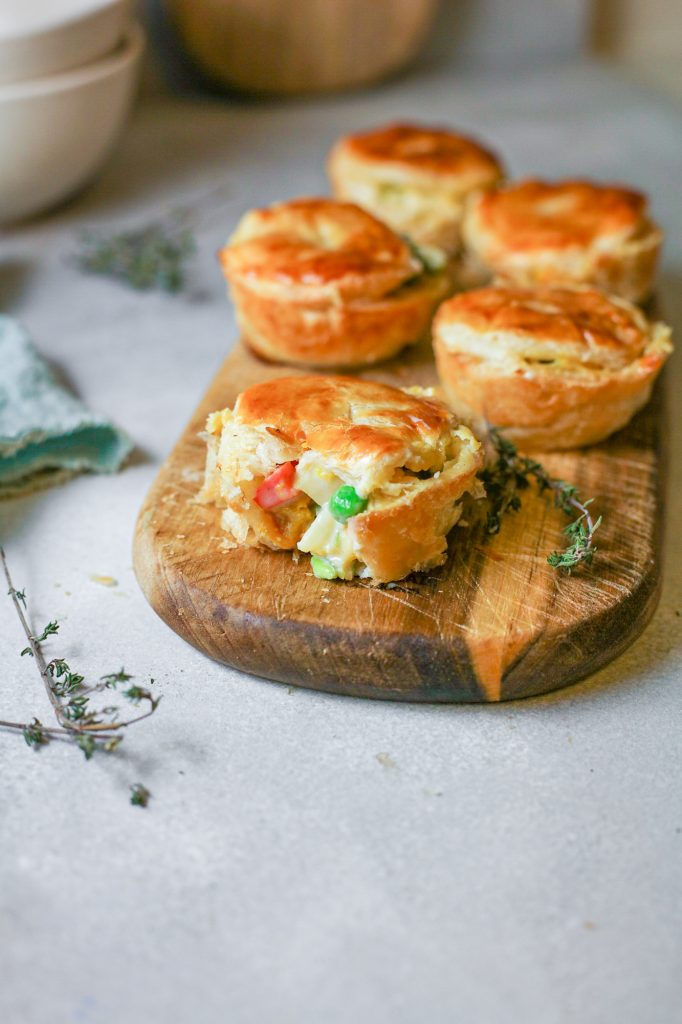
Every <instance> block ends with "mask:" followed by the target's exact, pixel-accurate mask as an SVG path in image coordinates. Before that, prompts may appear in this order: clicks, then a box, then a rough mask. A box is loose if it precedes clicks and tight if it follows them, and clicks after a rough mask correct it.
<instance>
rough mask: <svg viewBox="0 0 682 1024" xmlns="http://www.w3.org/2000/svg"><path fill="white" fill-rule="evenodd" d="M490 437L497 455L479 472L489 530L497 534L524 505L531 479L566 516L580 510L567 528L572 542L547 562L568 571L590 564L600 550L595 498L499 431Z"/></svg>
mask: <svg viewBox="0 0 682 1024" xmlns="http://www.w3.org/2000/svg"><path fill="white" fill-rule="evenodd" d="M489 436H490V440H491V441H492V444H493V445H494V447H495V451H496V453H497V458H496V460H495V461H494V462H493V463H492V464H491V465H490V466H487V467H486V468H485V469H484V470H483V471H482V472H481V473H479V477H480V479H481V480H482V481H483V484H484V486H485V489H486V495H487V498H488V515H487V524H486V525H487V530H488V533H490V534H495V533H498V532H499V529H500V525H501V520H502V517H503V516H504V515H505V514H506V513H507V512H517V511H518V510H519V509H520V508H521V493H520V492H522V491H524V490H526V489H527V488H528V487H530V484H531V481H535V484H536V485H537V488H538V490H539V492H540V494H543V493H544V492H546V491H551V492H552V494H553V496H554V505H555V507H556V508H560V509H561V511H562V512H564V513H565V514H566V515H567V516H572V517H573V516H575V513H576V512H578V513H579V515H578V517H577V518H575V519H574V520H573V522H571V523H569V524H568V526H567V527H566V528H565V530H564V533H565V535H566V536H567V538H568V539H569V541H570V543H569V544H568V545H567V546H566V548H564V550H563V551H552V553H551V554H550V555H548V557H547V561H548V563H549V564H550V565H551V566H552V567H553V568H555V569H564V570H565V571H566V572H567V573H569V574H570V573H571V571H572V570H573V569H575V568H576V567H577V566H579V565H590V564H591V562H592V560H593V558H594V555H595V553H596V551H597V548H596V547H595V545H594V535H595V533H596V532H597V530H598V529H599V526H600V525H601V521H602V517H601V516H599V517H598V518H597V519H593V518H592V515H591V513H590V509H589V506H590V505H591V504H592V501H593V499H592V498H589V499H588V500H587V501H583V500H582V499H581V498H580V496H579V494H578V488H577V487H576V486H575V484H569V483H566V481H565V480H559V479H557V478H555V477H552V476H550V475H549V473H547V471H546V470H545V469H543V467H542V466H541V465H540V463H539V462H535V461H534V460H533V459H529V458H527V457H526V456H522V455H519V454H518V452H517V449H516V446H515V445H514V444H512V442H511V441H508V440H507V439H506V438H505V437H503V436H502V434H501V433H500V432H499V431H498V430H496V429H494V428H492V429H491V430H490V435H489Z"/></svg>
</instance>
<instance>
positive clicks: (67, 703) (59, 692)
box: [0, 547, 161, 807]
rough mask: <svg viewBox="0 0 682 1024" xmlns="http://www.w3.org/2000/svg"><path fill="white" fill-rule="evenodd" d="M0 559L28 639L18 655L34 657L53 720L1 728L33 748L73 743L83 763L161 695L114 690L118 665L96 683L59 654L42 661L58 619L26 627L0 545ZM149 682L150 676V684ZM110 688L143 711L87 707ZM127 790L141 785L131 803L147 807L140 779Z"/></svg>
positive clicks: (119, 679) (124, 679) (125, 677)
mask: <svg viewBox="0 0 682 1024" xmlns="http://www.w3.org/2000/svg"><path fill="white" fill-rule="evenodd" d="M0 561H1V562H2V569H3V572H4V575H5V579H6V581H7V586H8V588H9V589H8V594H9V596H10V597H11V598H12V601H13V604H14V608H15V610H16V613H17V616H18V618H19V621H20V623H21V626H22V629H23V630H24V633H25V635H26V639H27V640H28V647H25V648H24V649H23V651H22V652H21V655H22V656H24V655H28V656H30V657H32V658H33V659H34V661H35V665H36V668H37V669H38V673H39V675H40V677H41V679H42V681H43V684H44V686H45V690H46V693H47V696H48V698H49V700H50V703H51V705H52V710H53V712H54V716H55V718H56V720H57V725H56V726H46V725H44V724H43V723H42V722H41V721H40V720H39V719H38V718H33V719H32V720H31V721H30V722H28V723H25V722H8V721H5V720H0V728H4V729H11V730H14V731H18V732H21V733H22V735H23V737H24V740H25V741H26V743H27V744H28V746H30V747H33V748H34V749H36V750H38V749H40V748H41V747H43V746H45V745H47V744H48V743H49V742H50V741H51V740H53V739H58V740H65V741H67V742H70V743H73V744H75V745H76V746H77V747H79V749H80V750H81V751H82V752H83V755H84V756H85V759H86V760H88V761H89V760H90V759H91V757H92V756H93V754H94V753H95V752H96V751H98V750H101V751H104V752H106V753H112V752H113V751H114V750H116V748H117V747H118V746H119V745H120V743H121V742H122V741H123V730H125V729H128V728H129V727H130V726H131V725H134V724H135V723H136V722H141V721H142V720H143V719H145V718H149V717H150V715H153V714H154V712H155V711H156V709H157V708H158V706H159V703H160V701H161V697H155V696H154V695H153V694H152V693H151V691H150V690H149V689H147V688H146V687H143V686H137V685H136V684H133V685H131V686H128V687H127V689H125V690H122V691H118V689H117V688H118V687H119V685H120V684H123V683H128V682H130V680H131V679H132V678H133V677H132V676H131V675H129V674H128V673H127V672H126V671H125V669H123V668H120V669H119V670H118V671H117V672H109V673H107V674H106V675H103V676H101V677H100V679H99V681H98V682H96V683H93V684H90V685H86V682H85V678H84V676H83V675H81V673H79V672H75V671H73V670H72V669H71V667H70V665H69V664H68V663H67V662H66V660H65V659H64V658H52V659H51V660H50V661H47V660H46V659H45V655H44V653H43V649H42V645H43V643H45V642H46V641H47V640H48V639H49V638H50V637H52V636H55V635H56V634H57V633H58V632H59V623H58V622H57V621H56V620H54V621H50V622H48V624H47V625H46V626H45V628H44V629H43V630H42V631H41V632H40V633H38V634H36V633H33V632H32V631H31V628H30V626H29V624H28V621H27V619H26V615H25V614H24V610H25V609H26V592H25V591H23V590H17V589H16V588H15V586H14V584H13V582H12V577H11V574H10V571H9V566H8V565H7V557H6V555H5V551H4V549H3V548H2V547H0ZM153 682H154V680H153V679H152V680H151V683H153ZM110 690H116V691H117V692H120V693H121V696H123V697H125V698H126V700H127V701H128V702H129V703H130V704H132V705H135V706H138V705H140V704H141V703H142V704H144V705H145V706H146V710H144V711H143V712H141V713H140V714H138V715H134V716H133V717H127V718H126V717H122V716H121V707H120V706H119V705H108V706H105V707H97V708H96V707H93V706H92V705H91V703H90V700H91V697H92V696H93V695H94V694H99V693H102V692H104V691H110ZM132 788H133V789H136V788H140V789H141V790H143V791H144V792H145V793H147V797H146V799H145V800H144V801H142V800H140V801H135V802H139V803H140V804H141V806H143V807H146V805H147V800H148V798H149V793H148V791H147V790H146V789H145V787H144V786H142V785H141V783H136V785H135V787H132Z"/></svg>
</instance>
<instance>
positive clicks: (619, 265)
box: [462, 180, 663, 302]
mask: <svg viewBox="0 0 682 1024" xmlns="http://www.w3.org/2000/svg"><path fill="white" fill-rule="evenodd" d="M462 233H463V237H464V244H465V246H466V248H467V250H468V252H469V254H470V256H471V257H473V258H474V259H475V260H476V261H477V262H478V263H479V264H481V265H482V267H484V268H486V269H487V270H488V272H489V274H491V275H494V276H497V277H498V278H502V279H504V280H507V281H511V282H513V283H514V284H518V285H522V286H523V287H532V286H533V285H535V284H561V283H563V284H566V283H568V284H592V285H595V286H596V287H597V288H600V289H601V290H602V291H605V292H608V293H609V294H612V295H618V296H620V297H621V298H624V299H628V300H630V301H631V302H642V301H643V300H644V299H645V298H646V297H647V296H648V295H649V294H650V292H651V290H652V287H653V281H654V276H655V272H656V263H657V260H658V254H659V251H660V248H661V243H662V238H663V235H662V232H661V230H660V229H659V228H658V227H657V226H656V225H655V224H654V223H653V222H652V220H651V219H650V217H649V213H648V209H647V200H646V197H645V196H644V195H642V194H641V193H639V192H634V191H632V190H631V189H626V188H621V187H619V186H615V185H596V184H593V183H591V182H588V181H564V182H559V183H555V184H551V183H548V182H544V181H535V180H528V181H521V182H517V183H514V184H511V185H507V186H506V187H502V188H500V189H497V190H496V191H493V192H486V193H484V194H482V195H480V196H477V197H472V199H471V200H470V202H469V203H468V205H467V210H466V213H465V216H464V221H463V225H462Z"/></svg>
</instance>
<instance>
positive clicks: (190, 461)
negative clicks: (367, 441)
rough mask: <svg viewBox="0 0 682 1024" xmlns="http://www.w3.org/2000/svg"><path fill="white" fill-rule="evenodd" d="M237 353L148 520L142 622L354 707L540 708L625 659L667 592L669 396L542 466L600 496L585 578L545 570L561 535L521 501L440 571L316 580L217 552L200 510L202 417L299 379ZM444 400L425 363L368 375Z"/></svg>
mask: <svg viewBox="0 0 682 1024" xmlns="http://www.w3.org/2000/svg"><path fill="white" fill-rule="evenodd" d="M295 372H296V371H295V370H292V369H291V368H285V367H280V366H273V365H271V364H269V363H265V362H262V361H261V360H259V359H258V358H257V357H256V356H254V355H253V354H251V353H250V351H249V350H248V349H247V348H246V347H245V346H244V345H242V344H239V345H238V347H237V348H236V350H235V351H234V352H233V353H232V354H231V355H230V356H229V358H228V359H227V360H226V361H225V363H224V364H223V366H222V367H221V369H220V371H219V372H218V374H217V376H216V378H215V379H214V381H213V383H212V384H211V386H210V388H209V390H208V392H207V394H206V396H205V397H204V399H203V401H202V402H201V404H200V406H199V408H198V409H197V411H196V414H195V415H194V417H193V418H192V421H191V422H190V424H189V426H188V427H187V429H186V431H185V433H184V434H183V435H182V437H181V438H180V440H179V442H178V444H177V446H176V447H175V449H174V450H173V452H172V453H171V455H170V456H169V458H168V459H167V461H166V462H165V464H164V465H163V467H162V468H161V471H160V472H159V475H158V477H157V479H156V482H155V483H154V485H153V487H152V488H151V490H150V492H149V495H148V496H147V499H146V501H145V503H144V506H143V508H142V511H141V512H140V516H139V520H138V523H137V529H136V536H135V547H134V561H135V571H136V574H137V578H138V580H139V582H140V585H141V587H142V589H143V591H144V593H145V595H146V596H147V599H148V600H149V602H150V604H151V606H152V607H153V608H154V610H155V611H156V612H157V613H158V614H159V615H160V616H161V618H162V619H163V620H164V621H165V622H166V623H168V625H169V626H170V627H171V629H173V630H174V631H175V632H176V633H178V634H179V635H180V636H181V637H183V638H184V639H185V640H187V641H188V642H189V643H191V644H193V645H194V646H195V647H198V648H199V650H201V651H204V652H205V653H206V654H208V655H209V657H211V658H215V659H216V660H218V661H222V662H225V663H226V664H228V665H232V666H234V667H236V668H239V669H243V670H244V671H246V672H251V673H253V674H255V675H258V676H264V677H266V678H268V679H276V680H281V681H283V682H287V683H290V684H294V685H297V686H305V687H311V688H313V689H319V690H328V691H332V692H335V693H343V694H352V695H355V696H362V697H383V698H388V699H391V700H410V701H498V700H506V699H508V698H514V697H527V696H531V695H533V694H539V693H546V692H548V691H550V690H556V689H558V688H559V687H562V686H565V685H566V684H567V683H571V682H574V681H576V680H578V679H580V678H582V677H584V676H586V675H588V674H589V673H590V672H594V671H595V670H596V669H597V668H599V667H600V666H602V665H604V664H606V663H607V662H609V661H611V660H612V659H613V658H615V657H616V656H617V655H618V654H620V653H621V652H622V651H623V650H624V649H625V648H626V647H627V646H628V645H629V644H631V643H632V641H633V640H634V639H635V638H636V637H637V636H638V634H639V633H640V632H641V631H642V630H643V628H644V626H645V625H646V623H647V622H648V620H649V618H650V617H651V615H652V613H653V611H654V608H655V606H656V603H657V600H658V595H659V588H660V578H661V577H660V539H661V526H662V517H663V507H662V501H663V468H664V458H663V452H662V439H663V434H664V410H663V394H664V391H663V386H662V384H661V383H660V382H659V385H658V387H657V389H656V391H655V393H654V396H653V399H652V401H651V403H650V404H649V406H648V407H647V408H646V409H645V410H644V411H643V412H641V413H640V414H639V415H638V416H637V417H636V418H635V419H634V420H633V422H632V423H631V424H630V425H629V426H628V427H627V428H626V429H625V430H623V431H621V432H620V433H618V434H616V435H615V436H614V437H613V438H611V439H610V440H608V441H607V442H605V443H604V444H601V445H599V446H597V447H595V448H591V449H587V450H584V451H582V452H575V453H573V452H571V453H567V454H555V455H552V456H547V457H545V458H543V460H542V461H543V463H544V465H545V466H546V467H547V468H548V469H549V471H550V472H551V473H552V474H553V475H555V476H560V477H561V478H563V479H566V480H569V481H572V482H575V483H576V484H578V486H579V488H580V491H581V493H582V494H583V495H584V496H590V495H592V496H594V497H595V499H596V500H595V505H594V510H595V512H596V513H597V514H602V515H603V517H604V519H603V525H602V527H601V529H600V530H599V533H598V548H599V552H598V555H597V557H596V558H595V561H594V563H593V566H592V568H590V569H588V570H581V571H580V572H579V573H576V574H575V575H573V576H567V575H564V574H560V573H558V572H557V571H556V570H555V569H552V568H551V567H550V566H549V565H547V561H546V558H547V554H548V553H549V552H550V551H552V550H554V549H555V548H557V547H560V546H563V543H564V542H563V538H562V536H561V530H562V528H563V527H564V526H565V525H566V519H565V517H564V516H563V514H562V513H561V512H560V511H557V510H555V509H553V508H552V506H551V504H550V502H549V501H548V500H547V499H545V498H541V497H540V496H538V495H537V494H536V493H535V491H534V490H531V489H529V490H528V492H526V495H525V497H524V500H523V508H522V509H521V511H520V512H518V513H515V514H509V515H508V516H507V517H506V519H505V520H504V523H503V526H502V530H501V531H500V533H499V534H498V535H497V536H496V537H492V538H490V537H488V536H486V535H485V533H484V531H483V530H482V529H481V528H479V529H477V530H473V531H472V530H468V529H465V528H462V529H460V528H456V529H455V530H454V531H453V533H452V534H451V539H450V554H449V558H448V561H447V563H446V565H444V566H442V567H441V568H440V569H436V570H431V571H430V572H429V573H428V574H425V575H421V576H413V577H410V578H409V579H408V580H406V581H403V582H402V583H400V584H393V585H389V586H388V587H386V586H383V587H376V586H372V585H370V584H369V583H368V582H367V581H354V582H352V583H349V582H342V581H332V582H328V581H324V580H318V579H316V578H315V577H314V576H313V575H312V573H311V571H310V566H309V560H308V558H307V556H303V555H302V556H301V557H300V560H299V561H298V563H297V564H296V563H295V562H294V561H292V556H291V554H290V553H288V552H269V551H261V550H253V549H249V548H246V549H243V548H242V549H237V550H231V551H225V550H222V549H221V542H222V539H223V537H222V535H221V530H220V527H219V511H218V510H217V509H215V508H211V507H206V506H203V505H198V504H196V503H194V502H193V498H194V496H195V495H196V493H197V491H198V489H199V486H200V482H201V477H202V468H203V462H204V453H205V445H204V442H203V441H202V440H201V439H200V438H199V437H198V434H199V431H200V430H201V429H202V428H203V425H204V422H205V419H206V415H207V413H209V412H211V411H213V410H215V409H220V408H222V407H224V406H228V405H229V406H231V405H232V404H233V403H234V400H235V398H236V397H237V395H238V394H239V392H240V391H243V390H244V388H247V387H249V386H250V385H251V384H254V383H256V382H257V381H261V380H265V379H267V378H271V377H275V376H284V375H287V374H291V373H295ZM361 376H363V377H367V378H371V379H375V380H382V381H385V382H387V383H390V384H396V385H408V384H415V383H416V384H422V385H432V384H435V383H436V377H435V368H434V365H433V360H432V357H431V350H430V346H429V345H427V344H423V345H421V346H419V347H417V348H415V349H413V350H412V351H411V352H410V353H409V354H408V355H406V356H402V357H401V358H400V360H395V361H393V362H391V363H386V364H383V365H382V366H381V367H379V368H377V369H375V370H371V371H367V372H365V373H362V374H361Z"/></svg>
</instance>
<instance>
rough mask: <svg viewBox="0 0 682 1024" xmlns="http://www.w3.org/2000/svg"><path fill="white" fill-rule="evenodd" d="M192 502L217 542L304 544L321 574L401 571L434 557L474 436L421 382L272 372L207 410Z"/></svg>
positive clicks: (395, 575) (471, 459)
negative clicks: (212, 510) (202, 462)
mask: <svg viewBox="0 0 682 1024" xmlns="http://www.w3.org/2000/svg"><path fill="white" fill-rule="evenodd" d="M205 437H206V440H207V443H208V455H207V461H206V476H205V483H204V486H203V489H202V491H201V494H200V496H199V500H200V501H202V502H205V503H214V504H216V505H218V506H219V507H221V508H222V509H223V513H222V526H223V528H224V530H225V533H226V535H227V541H226V542H227V545H228V546H229V547H236V546H242V545H246V546H251V547H263V548H272V549H275V550H277V549H284V550H294V549H298V550H299V551H304V552H308V553H309V554H310V555H311V556H312V559H311V565H312V569H313V572H314V574H315V575H316V576H318V577H321V578H323V579H335V578H339V579H346V580H347V579H352V578H353V577H354V576H361V577H363V578H371V579H373V580H375V581H377V582H388V581H390V580H398V579H402V577H404V576H407V575H408V573H411V572H418V571H421V570H424V569H429V568H431V567H432V566H436V565H440V564H441V563H442V562H444V561H445V558H446V547H447V542H446V536H447V534H448V532H449V531H450V530H451V529H452V527H453V526H454V525H455V523H456V522H457V520H458V519H459V517H460V514H461V510H462V500H463V498H464V497H465V495H467V494H469V495H472V496H474V497H479V496H481V494H482V486H481V484H480V483H479V482H478V480H477V478H476V474H477V472H478V471H479V469H480V468H481V465H482V454H481V446H480V444H479V442H478V441H477V440H476V438H475V437H474V435H473V434H472V432H471V431H470V430H469V429H468V428H467V427H464V426H461V425H459V424H458V423H457V421H456V420H455V418H454V417H453V416H452V414H451V413H450V411H449V410H448V409H447V408H446V407H445V406H444V405H443V403H442V402H439V401H436V400H435V399H433V398H432V397H431V393H430V392H428V391H421V390H420V389H412V390H411V391H410V392H406V391H402V390H399V389H398V388H393V387H389V386H388V385H385V384H377V383H374V382H372V381H364V380H357V379H355V378H351V377H315V376H299V377H284V378H279V379H275V380H269V381H266V382H265V383H262V384H256V385H254V386H253V387H251V388H248V389H247V390H246V391H244V392H242V394H241V395H239V397H238V398H237V401H236V403H235V406H234V409H233V410H232V409H223V410H222V411H221V412H216V413H213V414H212V415H211V416H209V418H208V422H207V426H206V434H205Z"/></svg>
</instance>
